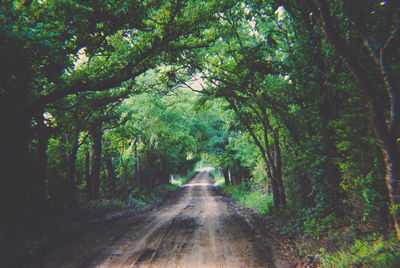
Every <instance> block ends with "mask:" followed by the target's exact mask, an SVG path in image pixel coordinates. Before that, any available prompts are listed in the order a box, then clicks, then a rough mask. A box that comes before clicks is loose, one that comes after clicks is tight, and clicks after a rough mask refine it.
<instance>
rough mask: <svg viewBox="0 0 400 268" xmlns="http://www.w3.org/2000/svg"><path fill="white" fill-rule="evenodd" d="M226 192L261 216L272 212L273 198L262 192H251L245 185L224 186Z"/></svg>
mask: <svg viewBox="0 0 400 268" xmlns="http://www.w3.org/2000/svg"><path fill="white" fill-rule="evenodd" d="M224 190H225V191H226V192H228V193H230V194H231V195H232V197H233V198H234V199H235V200H236V201H238V202H239V203H240V204H242V205H243V206H244V207H247V208H250V209H253V210H254V211H255V212H257V213H261V214H266V213H269V212H270V209H271V207H272V196H271V195H268V194H266V193H265V192H263V191H262V190H249V189H248V186H246V185H245V184H240V185H229V186H224Z"/></svg>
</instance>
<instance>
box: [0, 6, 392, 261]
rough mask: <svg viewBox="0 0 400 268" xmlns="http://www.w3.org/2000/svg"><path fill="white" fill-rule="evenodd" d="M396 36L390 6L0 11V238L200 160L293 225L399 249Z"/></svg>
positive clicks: (166, 177)
mask: <svg viewBox="0 0 400 268" xmlns="http://www.w3.org/2000/svg"><path fill="white" fill-rule="evenodd" d="M399 30H400V3H399V2H398V1H395V0H387V1H375V0H351V1H337V0H335V1H327V0H301V1H300V0H270V1H261V0H248V1H231V0H223V1H220V0H218V1H217V0H207V1H204V0H188V1H182V0H166V1H164V0H141V1H138V0H132V1H120V0H106V1H105V0H85V1H84V0H47V1H46V0H42V1H40V0H30V1H29V0H18V1H11V0H2V1H1V7H0V40H1V41H0V62H1V65H2V66H3V68H2V70H3V71H1V73H0V76H1V78H0V118H1V122H3V123H2V125H3V127H2V130H1V139H0V142H1V147H0V148H1V157H0V158H1V159H2V160H1V162H0V163H1V175H0V177H1V187H0V196H1V202H0V213H1V214H0V215H1V223H0V224H1V226H0V239H1V240H4V239H8V235H9V234H12V233H13V232H15V231H17V230H18V228H20V226H24V225H26V223H27V222H29V223H32V225H34V222H35V221H36V219H38V218H40V217H41V215H44V214H46V213H48V211H49V210H50V209H54V208H57V207H74V206H77V205H80V204H83V203H90V202H99V201H102V200H103V201H104V200H119V202H120V203H124V202H128V201H129V198H130V196H132V195H131V193H132V192H137V191H138V190H137V189H139V191H141V190H143V191H144V189H146V191H147V190H149V191H151V189H154V188H156V187H158V186H160V185H163V184H168V183H170V180H171V177H176V176H179V175H180V176H184V175H186V174H187V173H188V172H189V171H191V170H193V168H194V167H195V165H196V164H197V163H200V162H203V163H208V164H209V165H211V166H213V167H215V168H217V169H218V171H219V173H220V174H221V176H223V177H224V179H225V182H224V184H225V187H227V186H228V185H230V184H231V185H233V187H239V188H240V189H242V190H243V193H242V194H244V195H246V194H251V192H252V191H261V192H262V193H263V194H264V195H266V196H267V197H268V198H266V199H265V202H268V204H266V206H268V213H271V214H274V215H275V216H276V217H285V219H287V222H286V224H288V229H290V230H291V231H294V232H306V233H308V234H310V235H313V236H316V237H318V236H321V235H326V234H327V233H328V232H330V231H332V230H338V229H340V228H341V227H343V226H351V228H352V230H354V232H355V234H356V235H357V234H363V235H372V234H374V235H376V234H378V235H384V237H385V239H389V240H390V239H392V240H391V241H392V244H393V243H397V242H396V240H397V241H398V239H400V192H399V189H400V188H399V186H400V75H399V73H400V33H399ZM140 189H141V190H140ZM269 197H270V198H269ZM128 203H129V202H128ZM396 237H397V239H396ZM399 258H400V257H399Z"/></svg>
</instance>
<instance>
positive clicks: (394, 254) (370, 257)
mask: <svg viewBox="0 0 400 268" xmlns="http://www.w3.org/2000/svg"><path fill="white" fill-rule="evenodd" d="M317 259H318V261H319V262H320V263H321V265H322V266H323V267H382V268H383V267H397V265H398V264H399V263H400V245H399V243H398V241H396V240H395V238H391V239H389V240H386V239H385V238H384V237H383V236H378V235H374V236H371V237H369V238H366V239H362V240H356V241H355V243H354V244H353V245H350V246H349V247H348V248H346V249H343V250H341V251H339V252H336V253H333V254H328V253H327V252H325V251H324V250H322V252H321V253H320V254H319V255H318V256H317Z"/></svg>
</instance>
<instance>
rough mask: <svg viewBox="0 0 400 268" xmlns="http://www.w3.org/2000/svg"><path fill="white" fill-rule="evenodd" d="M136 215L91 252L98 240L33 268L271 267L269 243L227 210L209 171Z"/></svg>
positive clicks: (92, 239) (79, 242)
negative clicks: (171, 198)
mask: <svg viewBox="0 0 400 268" xmlns="http://www.w3.org/2000/svg"><path fill="white" fill-rule="evenodd" d="M135 217H137V218H139V219H140V220H139V221H138V220H136V221H135V220H134V219H132V220H126V221H125V223H126V224H128V225H129V224H130V222H135V223H137V224H135V225H131V226H126V225H122V226H121V223H118V224H116V226H111V227H110V228H111V229H110V230H104V234H97V235H98V236H99V237H102V236H108V235H111V234H112V233H113V232H117V231H118V230H113V229H112V228H114V229H117V228H120V229H123V230H125V231H124V233H123V234H121V232H122V231H119V233H120V235H119V236H118V239H115V240H113V241H111V242H110V241H107V242H100V243H98V245H96V246H94V248H93V249H90V248H88V247H90V242H91V241H96V242H97V239H98V238H99V237H97V238H95V237H94V236H92V237H91V238H90V239H91V240H90V239H89V241H85V243H84V242H83V241H77V242H76V244H75V245H70V246H69V248H71V247H74V246H77V247H78V248H81V249H83V252H80V251H77V250H75V251H74V252H75V254H76V256H71V258H72V259H66V257H65V256H63V257H60V256H58V257H57V255H55V256H53V257H52V258H50V259H51V262H47V264H49V263H51V265H45V264H46V262H43V263H42V264H43V265H41V266H40V265H39V266H36V267H96V268H104V267H113V268H114V267H115V268H116V267H121V268H126V267H274V265H273V260H272V255H271V251H270V249H269V247H268V245H265V243H264V244H262V243H261V244H260V242H259V241H258V242H257V241H256V239H255V232H254V230H252V228H251V226H250V225H249V223H248V222H247V221H246V220H245V219H244V218H243V217H241V216H239V215H238V214H237V213H236V212H235V211H232V209H230V208H228V205H227V203H226V202H225V201H224V198H221V196H219V195H218V191H217V190H216V187H214V186H213V185H212V177H211V176H210V174H209V173H208V172H200V173H198V174H197V175H196V176H195V177H194V178H193V179H191V181H190V182H189V183H188V184H186V185H184V186H183V187H182V189H181V190H180V194H179V197H178V198H177V199H176V200H175V201H174V202H173V203H167V204H166V205H164V206H162V207H160V208H159V209H157V210H155V211H149V212H147V213H145V214H142V215H140V216H139V215H137V216H133V218H135ZM122 223H123V222H122ZM126 230H127V231H126ZM109 232H110V234H109ZM117 233H118V232H117ZM95 239H96V240H95ZM102 241H106V239H103V240H102ZM93 243H94V242H92V244H93ZM69 248H68V246H67V247H64V249H63V250H64V252H65V251H67V250H68V249H69ZM85 250H86V252H85ZM58 254H59V255H61V254H62V252H59V253H58ZM71 255H72V254H71ZM73 259H75V260H73Z"/></svg>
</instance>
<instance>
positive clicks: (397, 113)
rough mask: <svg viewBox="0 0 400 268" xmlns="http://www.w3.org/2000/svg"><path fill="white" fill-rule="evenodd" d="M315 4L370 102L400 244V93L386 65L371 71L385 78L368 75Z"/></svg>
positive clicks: (325, 5) (324, 6) (323, 5)
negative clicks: (394, 85)
mask: <svg viewBox="0 0 400 268" xmlns="http://www.w3.org/2000/svg"><path fill="white" fill-rule="evenodd" d="M314 2H315V5H316V7H315V9H314V11H315V12H316V14H319V15H320V23H321V28H322V30H323V32H324V34H325V36H326V38H327V39H328V40H329V41H330V42H331V43H332V44H333V46H334V48H335V50H336V52H337V53H338V55H339V57H340V59H341V60H342V62H343V63H344V64H345V66H346V67H347V68H348V70H349V71H350V72H351V73H352V75H353V77H354V79H355V81H356V82H357V84H358V85H359V86H360V88H361V90H362V91H363V92H364V94H365V96H366V97H367V99H368V104H369V108H370V113H371V121H372V125H373V127H374V130H375V134H376V137H377V139H378V140H379V141H380V144H381V151H382V154H383V157H384V161H385V167H386V175H385V181H386V186H387V188H388V192H389V201H390V206H391V209H392V210H394V213H393V215H392V217H393V223H394V228H395V231H396V235H397V238H398V239H399V240H400V208H399V205H400V198H399V182H400V151H399V147H398V145H397V138H398V136H399V133H398V128H399V126H398V125H399V120H400V119H399V117H400V100H399V98H400V97H399V95H400V93H399V89H398V88H394V87H392V86H391V85H389V83H388V77H386V76H385V75H387V74H385V72H384V70H381V69H384V66H383V63H381V65H380V66H378V65H377V66H376V67H371V68H370V69H372V71H374V72H375V73H381V74H382V76H381V77H380V78H379V79H375V78H371V77H370V76H369V75H368V71H370V72H371V70H366V71H365V70H364V67H365V66H363V65H362V63H361V62H360V59H359V58H358V57H357V55H358V53H356V51H354V50H353V48H352V47H351V46H350V45H349V44H348V42H347V40H346V39H345V38H344V37H343V35H342V34H341V32H340V31H339V30H338V28H336V27H337V25H339V21H338V19H337V18H336V17H333V16H332V15H331V14H330V11H329V6H328V3H327V2H325V1H318V0H314ZM364 43H365V42H364ZM364 45H365V44H364ZM382 49H383V48H382ZM381 53H383V50H381ZM366 56H368V55H366ZM376 62H377V61H376ZM382 87H383V88H386V92H385V91H384V90H382V89H381V88H382ZM385 100H388V103H389V106H390V108H391V109H387V108H386V107H385V103H387V102H386V101H385ZM386 114H389V115H390V119H389V120H387V118H386ZM387 121H388V123H387Z"/></svg>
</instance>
